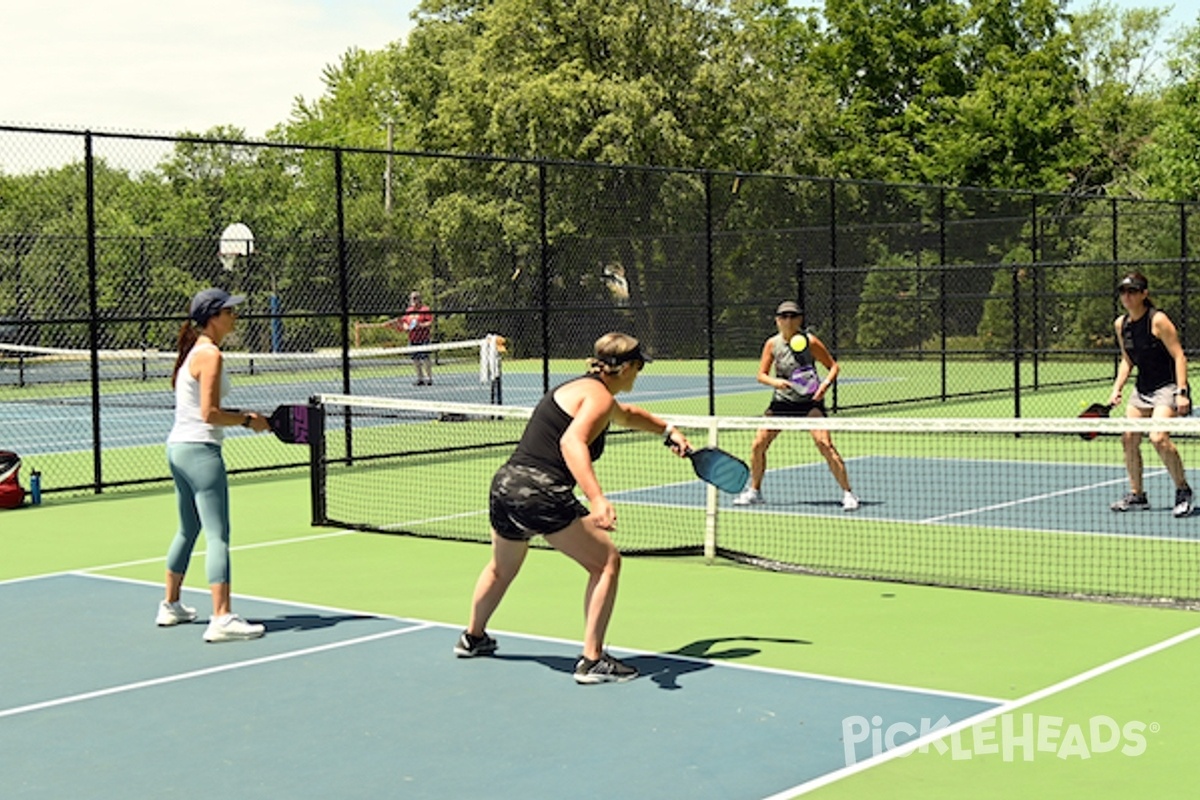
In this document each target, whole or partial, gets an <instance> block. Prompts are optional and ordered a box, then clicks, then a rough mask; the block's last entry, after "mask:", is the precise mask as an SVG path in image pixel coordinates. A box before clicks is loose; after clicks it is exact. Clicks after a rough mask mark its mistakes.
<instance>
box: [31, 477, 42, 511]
mask: <svg viewBox="0 0 1200 800" xmlns="http://www.w3.org/2000/svg"><path fill="white" fill-rule="evenodd" d="M29 501H30V502H31V503H33V504H34V505H35V506H40V505H41V504H42V473H40V472H38V471H37V470H36V469H35V470H34V471H33V472H32V473H30V475H29Z"/></svg>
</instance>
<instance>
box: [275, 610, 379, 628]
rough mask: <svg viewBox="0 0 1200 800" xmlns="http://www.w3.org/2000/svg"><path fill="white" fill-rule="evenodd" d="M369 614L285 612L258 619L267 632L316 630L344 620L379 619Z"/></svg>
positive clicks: (338, 623)
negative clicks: (279, 615) (269, 617)
mask: <svg viewBox="0 0 1200 800" xmlns="http://www.w3.org/2000/svg"><path fill="white" fill-rule="evenodd" d="M378 619H379V617H372V616H370V615H367V614H330V615H323V614H285V615H283V616H281V617H274V618H273V619H262V620H257V621H258V622H259V623H261V624H262V626H263V627H264V628H266V629H267V633H283V632H284V631H316V630H321V629H322V628H332V627H333V626H334V625H341V624H342V623H344V622H363V621H365V620H378Z"/></svg>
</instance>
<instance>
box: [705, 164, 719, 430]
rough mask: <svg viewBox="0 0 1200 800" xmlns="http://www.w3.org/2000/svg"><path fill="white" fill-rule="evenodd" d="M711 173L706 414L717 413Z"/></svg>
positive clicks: (707, 236) (707, 241) (707, 214)
mask: <svg viewBox="0 0 1200 800" xmlns="http://www.w3.org/2000/svg"><path fill="white" fill-rule="evenodd" d="M712 177H713V176H712V172H707V171H706V172H705V173H704V284H705V286H704V289H705V295H704V313H705V315H706V317H707V320H708V321H707V323H706V324H705V326H704V327H705V329H706V333H707V338H708V341H707V343H706V347H707V349H708V414H709V416H716V413H717V376H716V358H717V353H716V346H717V340H716V336H715V335H714V334H713V326H714V325H715V324H716V319H717V315H716V294H715V291H714V286H713V208H712Z"/></svg>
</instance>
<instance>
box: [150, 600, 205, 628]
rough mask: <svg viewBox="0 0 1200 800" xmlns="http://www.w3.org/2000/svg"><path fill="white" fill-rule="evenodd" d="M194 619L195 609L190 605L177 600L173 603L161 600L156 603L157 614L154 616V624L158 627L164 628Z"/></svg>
mask: <svg viewBox="0 0 1200 800" xmlns="http://www.w3.org/2000/svg"><path fill="white" fill-rule="evenodd" d="M195 619H196V609H194V608H192V607H191V606H185V605H184V604H183V603H181V602H179V601H178V600H176V601H175V602H174V603H168V602H167V601H166V600H163V601H162V602H161V603H159V604H158V615H157V616H155V617H154V624H155V625H157V626H159V627H160V628H166V627H168V626H170V625H178V624H180V623H181V622H192V621H193V620H195Z"/></svg>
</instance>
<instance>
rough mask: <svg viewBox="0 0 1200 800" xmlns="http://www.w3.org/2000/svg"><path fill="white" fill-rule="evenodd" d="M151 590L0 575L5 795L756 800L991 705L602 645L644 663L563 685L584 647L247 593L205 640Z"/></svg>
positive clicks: (201, 602) (71, 578)
mask: <svg viewBox="0 0 1200 800" xmlns="http://www.w3.org/2000/svg"><path fill="white" fill-rule="evenodd" d="M160 596H161V587H158V586H155V585H152V584H147V583H139V582H130V581H123V580H116V579H109V578H101V577H96V576H90V575H83V574H60V575H54V576H48V577H42V578H33V579H24V580H18V581H10V582H7V583H3V584H0V598H2V599H3V601H4V605H5V607H6V608H9V609H21V611H20V613H9V614H5V615H3V617H2V618H0V641H3V642H4V643H5V645H4V647H3V650H2V651H0V687H2V689H0V691H2V695H0V696H2V700H0V753H2V754H3V755H2V756H0V759H2V761H3V763H2V766H0V797H5V798H12V797H22V798H25V797H28V798H64V797H89V798H110V797H111V798H130V797H200V796H204V797H237V798H258V797H262V798H281V797H287V798H306V797H313V798H317V797H320V798H331V797H338V798H342V797H401V796H402V797H418V798H420V797H430V798H452V797H496V798H505V797H511V798H528V797H550V796H559V797H574V796H584V795H586V796H595V795H601V796H611V797H635V798H684V797H686V798H721V799H722V800H728V798H764V797H771V796H774V795H777V794H780V793H784V794H786V793H787V792H788V791H789V790H796V789H798V788H799V787H800V786H801V785H802V784H804V783H806V782H807V781H811V780H814V779H817V778H820V777H821V776H823V775H827V774H829V773H831V772H833V771H835V770H838V769H841V768H843V767H845V766H846V765H847V761H848V758H847V756H848V751H847V745H846V743H845V742H844V741H843V730H844V726H845V724H846V720H847V719H851V718H853V719H862V718H864V717H865V718H868V719H869V718H871V717H874V716H879V717H881V718H884V719H887V720H888V721H889V722H890V723H895V722H907V723H909V724H910V725H912V726H913V729H914V730H920V729H921V728H922V723H923V722H924V723H925V727H926V728H928V724H929V721H931V720H932V721H936V720H940V719H942V718H943V717H945V718H946V720H948V723H944V724H952V723H954V722H956V721H959V720H963V719H966V718H968V717H971V716H973V715H975V714H979V713H982V712H986V711H988V710H989V709H992V708H995V707H996V706H997V705H999V701H997V700H994V699H992V698H985V697H973V696H965V695H957V694H949V693H941V692H936V691H929V690H922V689H918V688H911V687H900V686H889V685H882V684H871V683H864V682H855V681H846V680H839V679H838V678H836V677H824V676H816V675H804V674H796V673H789V672H783V671H778V670H766V669H759V668H754V667H748V666H745V665H741V666H735V665H733V664H729V663H718V662H713V661H708V660H704V659H699V658H692V657H688V656H682V655H676V654H652V653H632V654H631V653H627V652H623V651H621V650H619V649H617V648H614V652H615V653H616V654H618V655H620V656H622V657H626V658H627V660H628V661H630V662H631V663H632V664H634V665H635V666H637V667H638V669H639V670H640V671H641V672H642V675H643V677H641V678H639V679H638V680H635V681H633V682H631V683H628V684H623V685H608V686H578V685H576V684H575V683H574V681H573V680H572V679H571V674H570V673H571V670H572V666H573V663H574V660H575V657H576V655H577V654H578V652H579V645H578V644H577V643H571V642H565V641H558V640H549V639H542V638H533V637H527V636H521V635H517V634H503V633H500V634H498V639H499V640H500V648H501V649H500V653H499V654H498V656H497V657H496V658H481V659H456V658H454V656H453V655H452V653H451V647H452V646H453V643H454V641H455V639H456V637H457V635H458V633H459V631H458V629H457V628H450V627H447V626H444V625H437V624H432V623H427V622H420V621H416V620H407V619H397V618H392V617H380V616H374V615H371V614H360V613H355V612H348V611H342V610H336V609H328V608H318V607H312V606H305V605H297V604H290V603H284V602H279V601H273V600H268V599H261V598H242V597H239V598H238V599H237V600H236V602H235V607H236V608H237V609H238V611H239V612H240V613H242V614H243V615H244V616H246V617H248V618H250V619H252V620H257V621H261V622H263V623H265V624H266V626H267V629H268V633H267V636H266V637H265V638H263V639H259V640H256V641H253V642H236V643H226V644H205V643H203V642H202V640H201V634H202V632H203V623H204V618H205V616H206V614H205V611H204V609H206V608H207V606H208V596H207V593H206V592H203V593H202V592H189V593H187V594H186V595H185V598H184V599H185V601H187V602H189V603H191V604H194V605H196V606H197V607H198V608H200V609H201V621H199V622H197V623H195V624H192V625H182V626H177V627H174V628H163V629H160V628H156V627H155V626H154V624H153V616H154V611H155V607H156V604H157V602H158V600H159V598H160ZM686 649H687V648H680V650H686ZM902 741H904V739H903V738H901V739H899V740H897V743H900V742H902ZM868 747H869V745H868V744H867V743H864V744H862V745H859V746H858V749H857V751H856V752H855V757H856V758H857V759H858V760H860V761H861V760H862V759H866V758H869V757H870V756H871V753H870V751H869V749H864V748H868Z"/></svg>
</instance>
